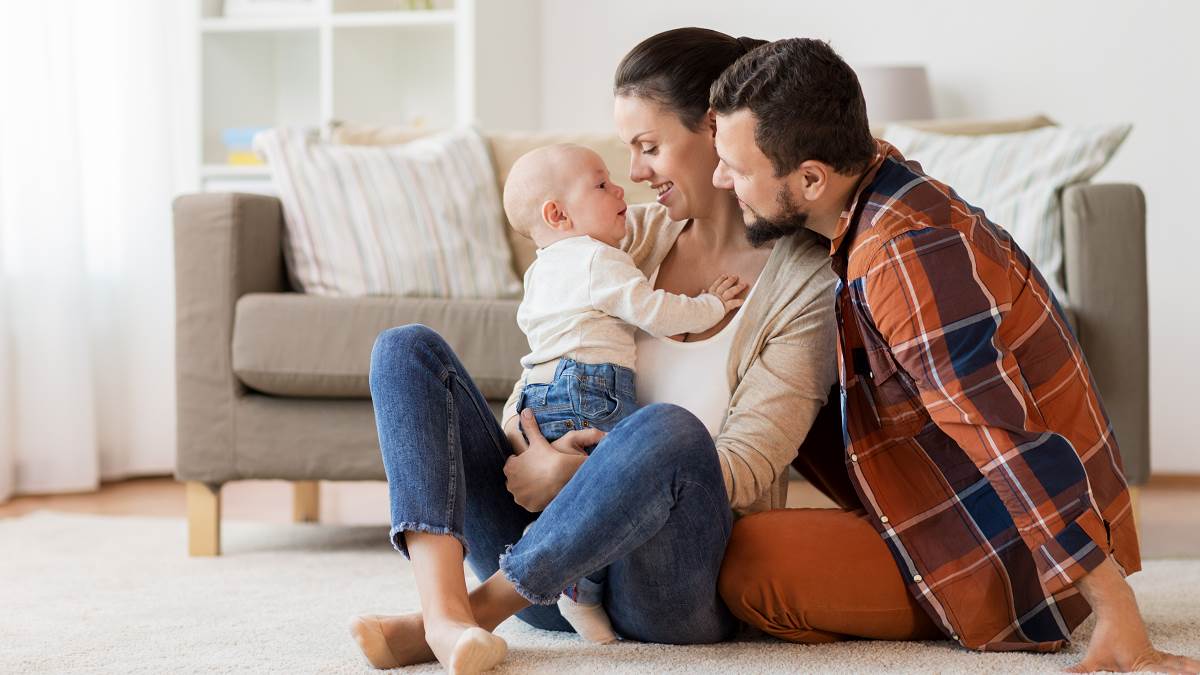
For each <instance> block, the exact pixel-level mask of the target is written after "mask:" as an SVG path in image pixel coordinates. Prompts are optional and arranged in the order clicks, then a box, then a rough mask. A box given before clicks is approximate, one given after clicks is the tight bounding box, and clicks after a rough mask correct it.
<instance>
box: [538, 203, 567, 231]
mask: <svg viewBox="0 0 1200 675" xmlns="http://www.w3.org/2000/svg"><path fill="white" fill-rule="evenodd" d="M542 222H544V223H546V225H547V226H549V227H550V229H552V230H556V231H559V232H566V231H567V230H569V229H570V227H571V218H570V217H569V216H567V212H566V211H564V210H563V209H562V207H561V206H559V205H558V202H556V201H554V200H547V201H545V202H543V203H542Z"/></svg>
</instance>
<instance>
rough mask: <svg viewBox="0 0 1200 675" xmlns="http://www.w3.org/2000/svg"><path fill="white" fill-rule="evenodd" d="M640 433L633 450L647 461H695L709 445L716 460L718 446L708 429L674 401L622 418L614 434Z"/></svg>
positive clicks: (644, 408)
mask: <svg viewBox="0 0 1200 675" xmlns="http://www.w3.org/2000/svg"><path fill="white" fill-rule="evenodd" d="M619 432H629V433H636V434H637V442H636V443H633V444H631V446H633V447H631V449H632V451H633V452H636V453H640V455H641V456H642V457H644V458H646V459H648V460H654V461H658V462H665V463H668V464H669V463H672V462H680V461H686V462H687V463H688V464H694V463H695V462H696V461H697V459H698V458H699V457H702V456H704V454H705V453H703V452H697V450H699V449H703V448H709V449H711V450H712V452H711V453H708V454H710V455H712V457H713V459H714V460H715V458H716V446H715V445H714V444H713V439H712V436H711V435H710V434H709V433H708V428H707V427H705V426H704V422H701V421H700V419H699V418H698V417H696V416H695V415H694V414H692V412H691V411H690V410H688V409H687V408H684V407H682V406H678V405H675V404H672V403H651V404H650V405H648V406H645V407H643V408H639V409H638V410H637V412H635V413H633V414H632V415H630V416H629V417H627V418H625V419H624V420H622V421H621V423H620V424H618V425H617V426H616V428H614V429H613V431H612V433H613V434H617V433H619Z"/></svg>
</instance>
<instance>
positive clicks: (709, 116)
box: [704, 108, 717, 138]
mask: <svg viewBox="0 0 1200 675" xmlns="http://www.w3.org/2000/svg"><path fill="white" fill-rule="evenodd" d="M704 123H705V124H707V125H708V133H710V134H712V137H713V138H716V137H717V111H715V110H713V109H712V108H709V109H708V112H706V113H704Z"/></svg>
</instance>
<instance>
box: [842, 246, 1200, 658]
mask: <svg viewBox="0 0 1200 675" xmlns="http://www.w3.org/2000/svg"><path fill="white" fill-rule="evenodd" d="M926 232H927V236H922V235H921V234H919V233H918V234H916V235H914V236H912V237H910V238H908V239H905V240H898V241H893V242H891V243H889V244H888V245H887V246H885V247H884V249H882V250H881V251H880V253H879V255H878V256H877V258H876V260H875V261H873V263H872V265H871V271H870V272H868V275H867V287H866V295H867V304H868V306H869V307H870V308H871V312H872V314H873V318H874V320H875V323H876V326H877V328H878V329H879V331H880V334H881V335H882V336H883V337H884V339H885V340H886V341H887V343H888V345H889V346H890V347H891V351H892V353H893V355H895V356H896V358H897V361H898V362H899V364H900V365H901V366H902V367H903V368H904V369H905V371H906V372H907V373H908V374H909V375H910V376H911V377H912V379H913V381H914V383H915V384H916V385H917V388H918V390H919V392H920V395H921V400H922V403H924V404H925V406H926V410H928V411H929V414H930V417H931V418H932V419H933V421H934V422H935V423H936V424H937V425H938V427H939V428H941V429H942V430H943V431H944V432H946V434H947V435H949V436H950V437H951V438H953V439H954V441H955V442H956V443H957V444H958V445H959V446H960V447H961V448H963V450H964V451H965V452H966V453H967V454H968V455H969V456H970V457H971V459H972V460H973V461H974V462H975V463H976V465H977V466H978V467H979V469H980V471H981V472H982V473H983V474H984V475H985V476H986V477H987V479H988V480H989V482H991V483H992V484H993V485H994V486H995V487H996V491H997V493H999V494H1000V496H1001V499H1003V501H1004V503H1005V506H1006V507H1007V508H1008V510H1009V512H1010V514H1011V515H1012V517H1013V520H1014V522H1015V523H1016V524H1017V527H1018V529H1019V530H1020V532H1021V536H1022V538H1023V539H1024V540H1025V542H1026V543H1027V545H1029V547H1030V550H1031V552H1032V553H1033V555H1034V559H1035V563H1036V564H1037V566H1038V570H1039V573H1040V574H1041V577H1042V582H1043V585H1044V586H1046V588H1047V590H1048V591H1049V592H1051V593H1055V592H1058V591H1060V590H1062V589H1063V588H1065V587H1067V586H1073V587H1075V588H1077V589H1078V590H1079V592H1080V593H1081V594H1083V596H1084V599H1086V600H1087V601H1088V603H1089V604H1090V605H1091V606H1092V609H1093V610H1094V611H1095V613H1096V617H1097V623H1096V629H1095V631H1094V632H1093V634H1092V639H1091V642H1090V644H1089V646H1088V652H1087V654H1086V656H1085V657H1084V660H1083V661H1082V662H1080V663H1079V664H1077V665H1076V666H1075V667H1074V668H1072V669H1071V670H1073V671H1075V672H1091V671H1095V670H1117V671H1129V670H1158V671H1162V672H1189V673H1197V672H1198V671H1200V662H1198V661H1196V660H1195V659H1190V658H1186V657H1180V656H1174V655H1171V654H1166V653H1163V652H1159V651H1157V650H1156V649H1154V647H1153V645H1152V644H1151V643H1150V639H1149V637H1148V636H1147V634H1146V626H1145V623H1144V622H1143V621H1142V616H1141V612H1140V611H1139V609H1138V606H1137V601H1136V600H1135V598H1134V594H1133V589H1132V588H1130V586H1129V584H1128V583H1127V582H1126V581H1125V579H1124V576H1123V575H1122V572H1121V570H1120V568H1119V567H1118V566H1117V564H1116V562H1114V561H1113V559H1112V558H1110V557H1109V556H1108V554H1107V553H1106V551H1107V550H1108V548H1109V546H1108V543H1109V542H1108V537H1107V530H1106V528H1105V526H1104V523H1103V520H1102V519H1101V517H1100V514H1099V513H1097V512H1096V510H1095V508H1094V507H1093V506H1092V502H1091V500H1090V498H1089V493H1088V480H1087V474H1086V473H1085V471H1084V468H1083V465H1082V462H1081V461H1080V460H1079V457H1078V455H1077V453H1076V452H1075V450H1074V448H1072V446H1071V444H1070V442H1069V441H1068V440H1067V439H1066V438H1065V437H1063V436H1061V435H1060V434H1057V433H1054V431H1053V430H1049V429H1046V428H1044V425H1042V424H1041V423H1039V422H1038V421H1037V420H1036V419H1034V416H1033V415H1032V414H1031V413H1030V411H1031V410H1036V404H1035V402H1034V401H1033V400H1032V394H1031V393H1030V392H1029V388H1028V387H1027V386H1025V383H1024V381H1023V379H1022V374H1021V371H1020V369H1019V367H1018V365H1017V363H1016V359H1015V357H1014V356H1013V354H1012V352H1011V351H1010V349H1009V347H1008V346H1007V345H1005V344H1004V343H1003V342H1002V341H1001V340H999V339H998V338H997V329H998V327H999V323H1000V321H1001V320H1002V319H1001V317H1003V316H1004V314H1005V312H1007V311H1008V310H1009V309H1010V308H1011V303H1012V298H1011V297H1009V295H1010V293H1009V291H1007V290H1006V289H1007V288H1008V287H1009V283H1008V280H1007V278H1006V276H1007V274H1008V273H1009V270H1007V269H1005V268H1003V267H1002V266H996V268H990V267H989V265H990V264H991V262H994V261H991V262H989V261H987V260H980V258H983V257H984V255H983V254H982V252H979V251H975V250H973V249H972V247H971V244H970V243H969V242H968V241H966V240H965V239H964V238H962V237H961V236H960V235H958V234H957V233H955V232H953V231H938V230H931V231H926ZM938 299H941V303H940V304H939V302H938ZM1046 320H1047V321H1055V320H1057V318H1056V317H1054V316H1049V317H1046ZM1038 419H1040V415H1038ZM1035 453H1036V454H1035ZM1051 481H1052V482H1053V483H1054V485H1055V486H1056V487H1055V488H1054V489H1055V490H1056V493H1055V494H1056V497H1055V498H1054V499H1053V500H1038V499H1036V498H1031V497H1030V495H1039V494H1042V495H1044V494H1047V492H1048V491H1050V489H1051V488H1049V487H1048V486H1047V483H1048V482H1051ZM1056 503H1057V504H1068V503H1069V504H1074V505H1076V506H1075V507H1074V508H1071V509H1060V508H1059V507H1057V506H1055V504H1056Z"/></svg>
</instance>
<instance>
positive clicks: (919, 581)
mask: <svg viewBox="0 0 1200 675" xmlns="http://www.w3.org/2000/svg"><path fill="white" fill-rule="evenodd" d="M913 581H915V582H917V583H918V584H919V583H921V581H922V578H921V575H920V574H914V575H913Z"/></svg>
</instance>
